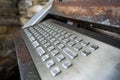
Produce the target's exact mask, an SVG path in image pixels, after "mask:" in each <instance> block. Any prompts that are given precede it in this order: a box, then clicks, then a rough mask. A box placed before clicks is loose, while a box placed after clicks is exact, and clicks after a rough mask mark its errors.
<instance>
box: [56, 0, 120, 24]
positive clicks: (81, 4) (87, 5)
mask: <svg viewBox="0 0 120 80" xmlns="http://www.w3.org/2000/svg"><path fill="white" fill-rule="evenodd" d="M55 8H56V9H57V10H58V11H59V12H62V13H63V14H64V15H66V16H75V15H77V16H82V17H86V16H89V17H91V18H93V19H94V18H95V19H97V20H101V18H103V16H104V18H108V19H110V20H111V22H112V23H113V24H114V23H115V24H116V23H118V24H119V23H120V0H69V1H68V0H64V1H62V2H60V1H59V0H55ZM100 16H101V18H100ZM96 17H97V18H96ZM114 20H115V21H114Z"/></svg>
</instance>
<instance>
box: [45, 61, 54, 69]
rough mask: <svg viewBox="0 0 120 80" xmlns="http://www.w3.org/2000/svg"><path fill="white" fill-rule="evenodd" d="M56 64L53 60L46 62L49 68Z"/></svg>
mask: <svg viewBox="0 0 120 80" xmlns="http://www.w3.org/2000/svg"><path fill="white" fill-rule="evenodd" d="M54 64H55V63H54V61H53V60H49V61H47V62H46V66H47V68H50V67H52V66H53V65H54Z"/></svg>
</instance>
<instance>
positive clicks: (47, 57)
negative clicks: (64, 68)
mask: <svg viewBox="0 0 120 80" xmlns="http://www.w3.org/2000/svg"><path fill="white" fill-rule="evenodd" d="M49 58H50V57H49V55H47V54H46V55H44V56H42V60H43V61H46V60H48V59H49Z"/></svg>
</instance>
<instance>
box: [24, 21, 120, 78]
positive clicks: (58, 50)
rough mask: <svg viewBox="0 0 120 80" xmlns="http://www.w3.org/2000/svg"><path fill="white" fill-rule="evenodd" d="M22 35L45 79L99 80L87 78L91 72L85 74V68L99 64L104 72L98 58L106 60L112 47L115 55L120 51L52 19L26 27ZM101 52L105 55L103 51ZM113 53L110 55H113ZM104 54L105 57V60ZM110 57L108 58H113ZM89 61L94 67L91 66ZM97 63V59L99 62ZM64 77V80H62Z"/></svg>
mask: <svg viewBox="0 0 120 80" xmlns="http://www.w3.org/2000/svg"><path fill="white" fill-rule="evenodd" d="M22 33H23V35H24V36H23V37H24V40H25V43H26V45H27V47H28V50H29V51H30V54H31V57H32V59H33V61H34V63H35V65H36V68H37V70H38V72H39V74H40V76H41V78H42V79H43V80H61V79H62V80H65V79H66V80H67V79H68V80H80V79H81V80H97V79H96V77H95V79H94V78H91V79H89V78H83V74H85V76H87V75H88V73H89V72H86V70H87V69H86V70H85V72H84V69H85V68H88V69H89V68H91V67H89V66H90V65H91V66H92V65H94V64H96V65H95V70H96V68H97V67H98V68H100V70H101V67H100V65H99V64H100V63H99V62H101V61H102V60H101V61H99V60H98V59H96V58H99V59H103V57H106V56H107V55H108V54H107V55H106V50H109V49H112V48H113V50H114V51H117V52H115V54H116V53H118V52H120V50H119V49H117V48H114V47H112V46H109V45H107V44H105V43H102V42H100V41H97V40H95V39H92V38H90V37H88V36H86V35H82V34H80V33H78V32H75V31H73V30H70V29H68V28H65V27H63V26H61V25H59V24H56V23H54V21H52V20H47V21H44V22H41V23H38V24H36V25H34V26H32V27H28V28H25V29H23V30H22ZM103 46H104V48H103ZM106 47H107V48H108V49H106ZM111 47H112V48H111ZM101 49H103V51H105V52H103V51H101ZM105 49H106V50H105ZM100 51H101V52H100ZM101 53H102V54H101ZM103 53H105V54H103ZM111 54H112V53H110V55H109V56H112V55H111ZM97 55H98V56H97ZM101 55H104V56H102V57H101ZM93 56H94V57H93ZM96 56H97V57H96ZM109 56H107V57H108V58H109ZM100 57H101V58H100ZM116 57H117V56H116ZM119 57H120V56H119ZM92 58H94V59H92ZM89 60H90V63H91V64H89ZM94 60H96V63H95V62H94ZM103 60H104V59H103ZM91 61H92V62H91ZM97 61H98V63H97ZM80 62H81V63H80ZM105 62H106V61H105ZM83 63H84V64H83ZM88 64H89V65H88ZM97 64H98V65H97ZM106 65H107V64H106ZM96 66H97V67H96ZM104 66H105V65H104ZM84 67H85V68H84ZM81 69H83V70H81ZM79 71H80V72H79ZM88 71H89V70H88ZM93 71H94V70H93ZM82 72H83V73H82ZM65 75H67V76H65ZM81 75H82V76H81ZM94 75H96V74H94ZM61 76H63V77H62V78H61V79H60V77H61ZM76 76H77V77H76ZM46 77H47V78H46ZM57 77H59V79H58V78H57ZM73 77H75V78H73ZM80 77H81V78H80ZM92 77H93V76H92ZM103 80H104V79H103Z"/></svg>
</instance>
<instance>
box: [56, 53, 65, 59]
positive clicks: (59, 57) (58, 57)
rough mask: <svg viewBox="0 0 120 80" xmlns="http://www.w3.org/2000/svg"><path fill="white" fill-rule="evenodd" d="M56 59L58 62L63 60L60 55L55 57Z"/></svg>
mask: <svg viewBox="0 0 120 80" xmlns="http://www.w3.org/2000/svg"><path fill="white" fill-rule="evenodd" d="M56 59H57V60H58V61H62V60H63V59H65V57H64V56H63V55H61V54H60V55H58V56H56Z"/></svg>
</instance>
